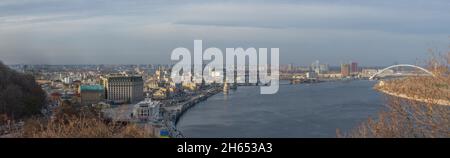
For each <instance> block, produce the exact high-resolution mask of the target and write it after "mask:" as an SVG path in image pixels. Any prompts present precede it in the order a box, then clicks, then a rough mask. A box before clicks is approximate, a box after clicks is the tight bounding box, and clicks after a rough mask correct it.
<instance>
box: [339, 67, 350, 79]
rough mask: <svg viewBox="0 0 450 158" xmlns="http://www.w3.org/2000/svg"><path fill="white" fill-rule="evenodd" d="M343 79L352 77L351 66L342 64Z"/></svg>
mask: <svg viewBox="0 0 450 158" xmlns="http://www.w3.org/2000/svg"><path fill="white" fill-rule="evenodd" d="M341 74H342V77H347V76H350V64H341Z"/></svg>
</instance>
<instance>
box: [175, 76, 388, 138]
mask: <svg viewBox="0 0 450 158" xmlns="http://www.w3.org/2000/svg"><path fill="white" fill-rule="evenodd" d="M374 84H376V81H368V80H353V81H332V82H323V83H315V84H300V85H280V89H279V91H278V93H276V94H273V95H261V94H260V93H259V87H256V86H250V87H238V89H237V90H236V91H230V93H229V94H228V95H225V94H223V93H219V94H217V95H214V96H212V97H210V98H208V100H206V101H204V102H201V103H199V104H198V105H196V106H194V107H193V108H191V109H189V110H188V111H187V112H186V113H185V114H184V115H183V116H182V117H181V118H180V120H179V122H178V124H177V128H178V129H179V130H180V131H182V132H183V134H184V135H185V136H186V137H194V138H204V137H206V138H211V137H212V138H216V137H219V138H248V137H250V138H254V137H257V138H277V137H290V138H310V137H336V129H338V128H339V129H340V130H341V131H348V130H350V129H352V128H354V127H355V126H357V125H358V124H360V123H361V122H363V121H366V120H367V118H368V117H369V116H376V114H377V113H378V112H379V111H380V110H381V109H382V108H383V107H384V106H383V105H384V99H383V98H384V97H383V95H381V94H380V93H379V92H377V91H375V90H374V89H373V85H374Z"/></svg>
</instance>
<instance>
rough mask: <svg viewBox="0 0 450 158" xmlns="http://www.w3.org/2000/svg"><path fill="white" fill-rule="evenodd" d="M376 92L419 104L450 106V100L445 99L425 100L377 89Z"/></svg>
mask: <svg viewBox="0 0 450 158" xmlns="http://www.w3.org/2000/svg"><path fill="white" fill-rule="evenodd" d="M375 89H376V90H378V91H380V92H382V93H384V94H387V95H390V96H395V97H399V98H404V99H408V100H414V101H418V102H424V103H429V104H438V105H446V106H450V101H449V100H444V99H424V98H420V97H418V96H414V97H411V96H408V95H406V94H399V93H395V92H390V91H387V90H384V89H381V88H375Z"/></svg>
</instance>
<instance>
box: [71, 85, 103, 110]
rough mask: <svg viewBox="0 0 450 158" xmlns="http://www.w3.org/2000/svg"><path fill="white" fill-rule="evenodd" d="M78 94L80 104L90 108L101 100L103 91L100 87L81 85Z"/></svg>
mask: <svg viewBox="0 0 450 158" xmlns="http://www.w3.org/2000/svg"><path fill="white" fill-rule="evenodd" d="M78 93H79V94H80V102H81V104H82V105H85V106H90V105H92V104H97V103H99V102H100V101H102V100H103V98H104V96H103V95H104V93H105V90H104V88H103V86H101V85H81V86H80V87H79V88H78Z"/></svg>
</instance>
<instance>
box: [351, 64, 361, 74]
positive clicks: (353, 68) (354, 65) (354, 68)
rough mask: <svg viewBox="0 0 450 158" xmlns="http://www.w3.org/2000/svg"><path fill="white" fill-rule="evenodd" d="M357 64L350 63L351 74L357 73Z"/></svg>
mask: <svg viewBox="0 0 450 158" xmlns="http://www.w3.org/2000/svg"><path fill="white" fill-rule="evenodd" d="M358 71H359V70H358V63H356V62H352V71H351V72H352V73H355V72H358Z"/></svg>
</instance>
